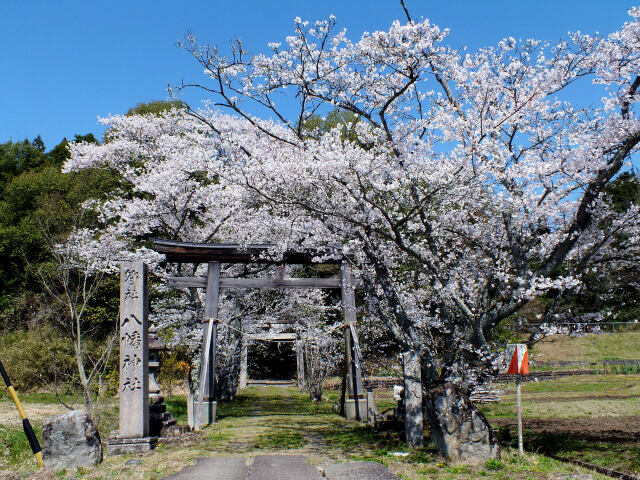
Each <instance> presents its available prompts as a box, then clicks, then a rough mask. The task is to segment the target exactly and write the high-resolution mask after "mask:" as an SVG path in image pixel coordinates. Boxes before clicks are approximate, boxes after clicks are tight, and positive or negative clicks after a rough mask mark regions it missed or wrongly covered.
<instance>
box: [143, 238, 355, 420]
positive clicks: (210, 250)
mask: <svg viewBox="0 0 640 480" xmlns="http://www.w3.org/2000/svg"><path fill="white" fill-rule="evenodd" d="M154 244H155V250H156V251H157V252H158V253H162V254H164V255H165V256H166V259H167V261H168V262H173V263H207V264H208V270H207V276H206V277H170V278H169V280H168V284H169V286H171V287H178V288H188V287H190V288H205V289H206V294H205V308H204V322H205V323H207V325H208V328H204V330H203V336H202V352H203V355H202V363H201V385H200V395H199V398H198V406H197V408H196V419H195V424H196V425H195V426H196V429H198V428H199V427H200V425H201V423H202V422H201V417H202V411H203V408H209V415H208V417H207V418H208V419H209V421H211V422H213V421H215V419H214V418H213V415H212V411H211V410H212V402H213V401H214V399H215V359H216V339H217V323H218V302H219V296H220V289H221V288H340V290H341V293H342V295H341V298H342V308H343V312H344V319H345V345H346V348H345V356H346V365H347V379H346V380H347V381H346V384H347V393H348V396H349V401H348V402H347V408H346V416H347V418H349V419H355V420H361V419H366V415H367V409H366V399H365V395H364V392H363V389H362V368H361V359H360V355H359V348H357V345H358V336H357V329H356V306H355V288H356V286H358V285H359V283H360V282H359V281H358V280H357V279H354V277H353V273H352V269H351V264H350V263H348V262H347V261H345V260H343V259H332V258H330V259H323V260H317V259H318V258H325V257H326V255H323V253H324V252H313V253H300V252H294V251H291V252H285V253H284V254H283V255H281V256H279V257H278V259H277V260H275V259H272V258H271V257H270V256H269V252H270V251H271V250H272V249H273V245H249V246H242V245H238V244H221V243H188V242H179V241H171V240H154ZM221 263H263V264H275V265H278V267H279V268H277V269H276V276H275V277H273V278H228V277H221V276H220V264H221ZM288 264H291V265H294V264H296V265H300V264H302V265H312V264H335V265H338V264H339V265H340V277H339V278H286V277H285V266H286V265H288ZM205 352H206V353H207V354H205Z"/></svg>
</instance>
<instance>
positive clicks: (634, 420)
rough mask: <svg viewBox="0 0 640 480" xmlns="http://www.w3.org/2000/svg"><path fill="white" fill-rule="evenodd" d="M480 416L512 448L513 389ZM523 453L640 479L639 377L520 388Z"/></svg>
mask: <svg viewBox="0 0 640 480" xmlns="http://www.w3.org/2000/svg"><path fill="white" fill-rule="evenodd" d="M503 388H506V395H505V396H504V397H503V401H501V402H498V403H490V404H486V405H483V406H482V407H481V410H482V411H483V413H485V415H486V416H487V418H488V419H489V421H490V422H491V423H492V424H493V425H494V426H495V427H497V428H498V430H499V438H500V439H501V442H502V443H503V444H507V445H511V446H515V444H516V430H515V421H516V403H515V392H514V386H513V385H504V386H503ZM522 399H523V414H524V425H525V448H527V449H528V450H530V451H537V452H541V453H550V454H554V455H559V456H563V457H571V458H576V459H578V460H582V461H585V462H589V463H594V464H598V465H601V466H605V467H607V468H611V469H615V470H620V471H624V472H627V473H631V474H640V375H588V376H574V377H563V378H559V379H557V380H551V381H544V382H538V383H536V382H531V383H523V385H522Z"/></svg>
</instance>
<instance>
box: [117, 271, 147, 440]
mask: <svg viewBox="0 0 640 480" xmlns="http://www.w3.org/2000/svg"><path fill="white" fill-rule="evenodd" d="M120 268H121V269H120V434H119V437H122V438H142V437H146V436H148V435H149V345H148V325H147V313H148V296H147V266H146V265H145V264H144V263H142V262H123V263H122V265H121V267H120Z"/></svg>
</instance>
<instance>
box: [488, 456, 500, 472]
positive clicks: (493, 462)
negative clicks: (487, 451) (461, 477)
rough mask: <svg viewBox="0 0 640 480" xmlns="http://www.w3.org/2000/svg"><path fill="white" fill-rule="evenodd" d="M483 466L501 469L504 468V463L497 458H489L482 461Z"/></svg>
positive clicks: (494, 469)
mask: <svg viewBox="0 0 640 480" xmlns="http://www.w3.org/2000/svg"><path fill="white" fill-rule="evenodd" d="M484 468H486V469H487V470H492V471H497V470H502V469H503V468H504V463H502V462H501V461H500V460H498V459H497V458H490V459H489V460H487V461H486V462H485V463H484Z"/></svg>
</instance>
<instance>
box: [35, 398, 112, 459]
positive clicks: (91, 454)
mask: <svg viewBox="0 0 640 480" xmlns="http://www.w3.org/2000/svg"><path fill="white" fill-rule="evenodd" d="M42 454H43V456H44V463H45V466H46V467H47V468H48V469H50V470H61V469H63V468H74V467H84V466H90V465H97V464H98V463H100V462H102V444H101V443H100V435H99V433H98V429H97V428H96V426H95V424H94V423H93V422H92V421H91V420H90V419H89V417H88V416H87V414H86V413H85V412H84V411H83V410H73V411H71V412H68V413H63V414H62V415H57V416H55V417H51V418H49V419H48V420H47V421H46V423H45V424H44V427H42Z"/></svg>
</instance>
